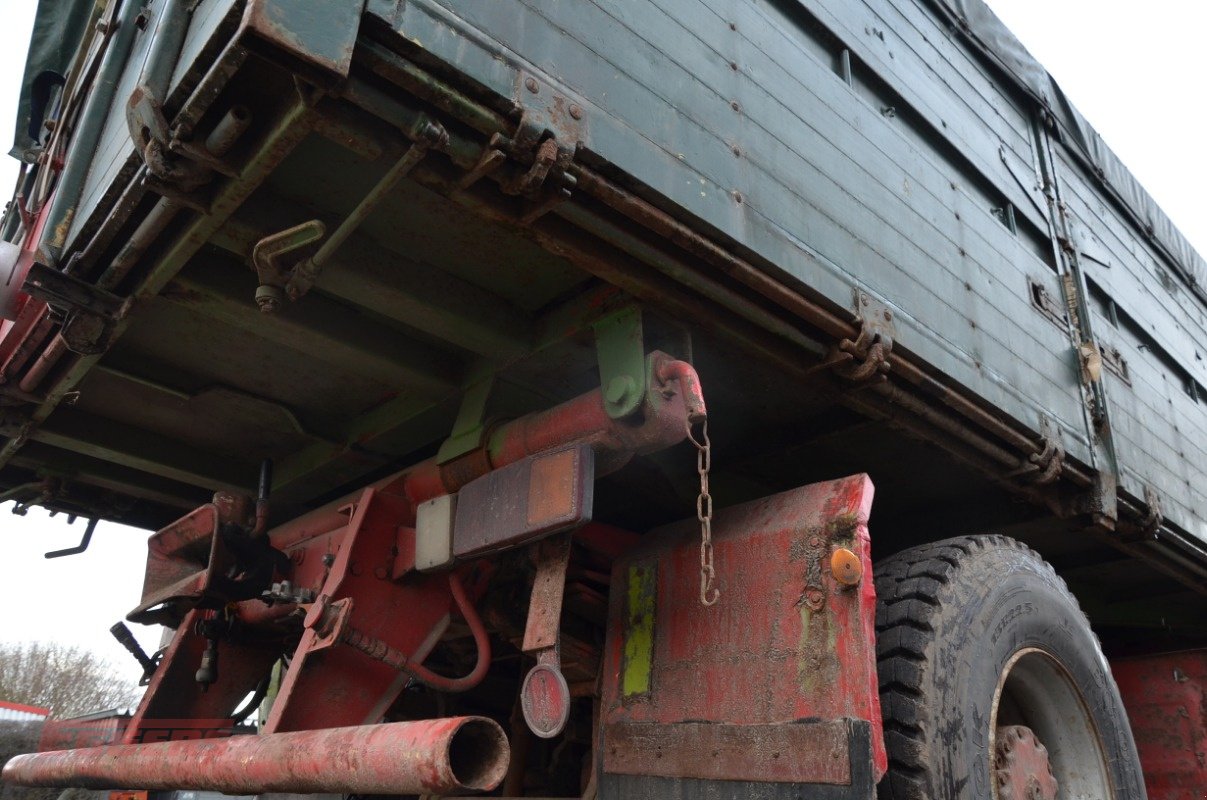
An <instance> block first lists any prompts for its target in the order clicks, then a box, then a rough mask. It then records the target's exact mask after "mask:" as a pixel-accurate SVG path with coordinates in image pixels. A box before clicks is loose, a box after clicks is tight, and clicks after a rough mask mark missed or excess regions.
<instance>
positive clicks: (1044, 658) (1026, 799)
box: [989, 648, 1115, 800]
mask: <svg viewBox="0 0 1207 800" xmlns="http://www.w3.org/2000/svg"><path fill="white" fill-rule="evenodd" d="M989 732H990V748H989V751H990V753H992V754H993V758H992V763H991V764H990V770H991V771H992V776H991V777H992V778H993V780H992V781H991V785H992V786H993V796H994V798H995V800H1049V797H1053V796H1054V797H1057V798H1060V799H1061V800H1065V798H1068V800H1073V798H1082V797H1094V798H1104V800H1105V799H1107V798H1114V797H1115V792H1114V790H1113V788H1112V786H1111V780H1110V774H1109V773H1108V772H1107V765H1106V758H1105V755H1104V749H1103V747H1102V742H1101V740H1100V737H1099V735H1098V731H1097V728H1096V727H1095V725H1094V721H1093V719H1092V717H1091V716H1090V713H1089V710H1088V708H1087V707H1086V704H1085V700H1084V699H1083V698H1082V696H1081V692H1080V691H1078V689H1077V686H1076V684H1074V683H1073V680H1072V677H1071V676H1070V675H1069V673H1068V671H1067V670H1066V669H1065V668H1064V667H1063V666H1062V665H1061V664H1060V662H1059V661H1057V660H1056V659H1055V658H1053V657H1052V656H1051V655H1050V654H1048V653H1047V652H1045V651H1043V650H1040V649H1037V648H1027V649H1024V650H1020V651H1019V652H1018V653H1015V654H1014V656H1013V657H1011V659H1010V661H1009V662H1007V664H1006V666H1005V668H1004V669H1003V670H1002V674H1001V677H1000V678H999V679H998V685H997V691H996V693H995V694H994V699H993V715H992V718H991V719H990V723H989ZM1045 762H1046V764H1045ZM1045 766H1046V767H1047V770H1048V773H1049V775H1050V777H1051V778H1052V783H1051V784H1049V783H1048V780H1047V776H1045V775H1044V769H1045Z"/></svg>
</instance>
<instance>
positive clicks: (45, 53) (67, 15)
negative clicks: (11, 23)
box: [9, 0, 112, 161]
mask: <svg viewBox="0 0 1207 800" xmlns="http://www.w3.org/2000/svg"><path fill="white" fill-rule="evenodd" d="M111 1H112V0H111ZM98 4H99V5H104V2H99V3H98V0H39V2H38V13H37V16H36V17H35V18H34V30H33V35H32V36H31V37H30V39H29V54H28V55H27V56H26V57H25V74H24V75H23V76H22V77H21V100H20V103H19V105H18V106H17V130H16V136H15V138H14V142H13V149H12V150H11V151H9V155H11V156H12V157H13V158H18V159H21V160H23V161H26V160H30V159H31V154H30V150H31V149H32V148H33V147H34V146H35V145H36V144H37V142H36V141H35V140H34V138H33V137H32V136H30V131H29V123H30V116H31V114H32V113H33V102H34V84H35V82H36V81H38V79H39V78H40V77H41V78H42V79H43V80H45V78H44V77H43V76H45V75H47V74H48V73H53V74H56V75H61V76H65V75H66V74H67V70H68V69H70V67H71V62H72V59H74V58H75V54H76V50H78V49H79V46H80V42H81V41H82V40H83V38H84V31H85V28H86V27H87V25H88V20H89V19H90V18H91V16H92V9H93V7H94V6H95V5H98Z"/></svg>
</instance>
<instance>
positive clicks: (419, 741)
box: [2, 717, 510, 795]
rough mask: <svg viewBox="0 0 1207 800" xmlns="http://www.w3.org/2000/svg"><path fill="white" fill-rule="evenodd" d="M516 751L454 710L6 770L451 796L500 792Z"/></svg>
mask: <svg viewBox="0 0 1207 800" xmlns="http://www.w3.org/2000/svg"><path fill="white" fill-rule="evenodd" d="M509 751H510V748H509V747H508V744H507V737H506V736H505V735H504V734H503V729H502V728H500V727H499V725H498V723H496V722H495V721H494V720H491V719H487V718H486V717H452V718H449V719H436V720H425V721H421V722H391V723H386V724H383V725H363V726H358V727H349V728H328V729H325V730H314V731H297V732H292V733H270V734H263V735H260V736H232V737H229V738H225V739H199V740H192V741H176V742H155V743H151V744H130V745H109V746H105V747H89V748H83V749H78V750H59V751H53V752H47V753H30V754H28V755H21V756H17V757H16V758H14V759H12V760H11V761H9V762H8V764H7V765H5V767H4V772H3V775H2V777H3V780H4V782H5V783H6V784H13V785H17V786H45V787H79V788H85V789H121V788H128V787H131V786H137V787H138V788H139V789H143V790H147V791H173V790H193V791H215V792H222V793H224V794H232V795H249V794H262V793H265V792H291V793H318V792H323V793H341V794H402V795H408V794H409V795H414V794H420V795H426V794H448V793H461V792H466V791H471V792H479V791H490V790H492V789H494V788H495V787H496V786H498V785H499V783H500V782H501V781H502V780H503V776H504V775H505V774H506V772H507V763H508V759H509V756H510V752H509Z"/></svg>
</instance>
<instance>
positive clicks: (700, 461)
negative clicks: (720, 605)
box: [687, 420, 721, 606]
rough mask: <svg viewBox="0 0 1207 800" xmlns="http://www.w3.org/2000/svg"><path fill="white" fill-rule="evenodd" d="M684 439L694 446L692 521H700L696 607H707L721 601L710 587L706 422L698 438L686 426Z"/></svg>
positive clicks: (709, 456)
mask: <svg viewBox="0 0 1207 800" xmlns="http://www.w3.org/2000/svg"><path fill="white" fill-rule="evenodd" d="M687 438H688V439H689V440H691V443H692V444H694V445H695V446H696V472H698V473H699V474H700V495H699V496H698V497H697V498H696V519H697V520H699V521H700V603H701V605H705V606H711V605H714V604H715V603H716V602H717V600H719V599H720V598H721V590H720V589H718V588H717V587H716V586H714V585H713V584H714V582H715V581H716V578H717V571H716V569H715V568H714V566H713V548H712V495H711V494H709V492H708V473H709V471H710V470H711V469H712V443H711V442H710V441H709V440H708V420H704V422H703V424H702V426H701V428H700V438H699V439H697V438H696V435H695V433H693V431H692V425H691V423H690V422H689V423H688V424H687Z"/></svg>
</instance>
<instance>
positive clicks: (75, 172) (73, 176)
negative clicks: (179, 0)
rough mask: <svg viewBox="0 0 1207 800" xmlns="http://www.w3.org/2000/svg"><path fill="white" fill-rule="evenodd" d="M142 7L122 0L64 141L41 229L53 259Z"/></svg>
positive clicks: (80, 189)
mask: <svg viewBox="0 0 1207 800" xmlns="http://www.w3.org/2000/svg"><path fill="white" fill-rule="evenodd" d="M141 9H142V4H141V3H138V2H135V0H125V2H124V5H123V6H122V8H121V10H120V12H119V13H120V17H119V18H118V20H117V30H116V31H115V32H114V33H113V39H112V41H110V42H109V44H108V45H107V49H106V50H105V55H104V58H103V59H102V60H101V66H100V70H99V71H98V72H97V76H96V82H95V83H94V84H93V87H92V91H91V92H89V93H88V100H87V102H86V103H85V104H84V109H83V111H82V112H81V113H80V124H79V126H78V127H77V128H76V130H75V133H74V135H73V136H72V137H71V142H70V143H69V144H68V149H67V159H66V161H65V162H64V164H65V166H64V168H63V174H62V175H61V176H60V178H59V183H58V186H57V187H56V188H55V193H54V199H53V200H51V203H50V212H49V214H48V216H47V224H46V227H45V228H44V229H43V233H42V242H41V247H42V248H43V249H45V250H47V251H49V252H50V253H51V254H52V255H53V256H54V257H55V258H56V259H57V258H58V256H59V254H60V251H61V250H62V248H63V245H64V244H66V240H67V232H68V229H69V228H70V225H71V220H72V219H73V218H74V216H75V212H76V210H77V209H76V205H77V204H78V203H79V201H80V195H81V194H82V193H83V191H84V180H85V179H86V178H87V176H88V170H89V168H90V167H91V166H92V154H93V153H95V152H96V145H97V142H99V141H100V138H101V131H102V130H104V127H105V121H106V120H107V119H108V118H109V108H110V106H112V105H113V96H114V95H115V94H116V93H117V84H118V81H119V80H120V79H121V76H122V72H123V71H124V69H125V66H126V61H127V60H128V59H129V57H130V47H131V45H132V44H133V42H134V34H135V33H137V32H138V26H136V25H135V24H134V20H135V17H137V16H138V14H139V12H140V11H141Z"/></svg>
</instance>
